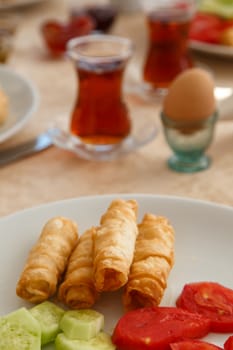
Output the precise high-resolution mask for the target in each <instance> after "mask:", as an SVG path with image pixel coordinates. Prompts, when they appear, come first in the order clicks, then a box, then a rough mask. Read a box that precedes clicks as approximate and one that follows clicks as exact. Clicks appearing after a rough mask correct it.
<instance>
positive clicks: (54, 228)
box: [16, 217, 78, 303]
mask: <svg viewBox="0 0 233 350" xmlns="http://www.w3.org/2000/svg"><path fill="white" fill-rule="evenodd" d="M77 241H78V231H77V225H76V223H75V222H73V221H72V220H70V219H67V218H64V217H54V218H52V219H50V220H49V221H48V222H47V223H46V224H45V226H44V227H43V229H42V232H41V234H40V237H39V239H38V241H37V243H36V244H35V245H34V247H33V248H32V249H31V251H30V253H29V255H28V258H27V261H26V264H25V266H24V269H23V271H22V273H21V276H20V278H19V281H18V283H17V286H16V294H17V295H18V296H19V297H21V298H23V299H25V300H28V301H30V302H32V303H40V302H42V301H44V300H46V299H48V298H49V297H51V296H53V295H54V294H55V292H56V290H57V285H58V283H59V281H60V279H61V277H62V274H63V273H64V271H65V268H66V265H67V263H68V259H69V257H70V254H71V253H72V251H73V249H74V248H75V246H76V244H77Z"/></svg>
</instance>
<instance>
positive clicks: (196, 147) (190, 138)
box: [161, 111, 218, 173]
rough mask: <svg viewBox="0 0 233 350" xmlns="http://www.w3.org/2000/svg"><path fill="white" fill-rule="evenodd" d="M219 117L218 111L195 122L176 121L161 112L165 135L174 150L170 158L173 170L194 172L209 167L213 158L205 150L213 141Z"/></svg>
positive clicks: (169, 164) (169, 163) (169, 162)
mask: <svg viewBox="0 0 233 350" xmlns="http://www.w3.org/2000/svg"><path fill="white" fill-rule="evenodd" d="M217 119H218V112H217V111H215V112H214V113H213V114H212V115H211V116H210V117H209V118H207V119H205V120H202V121H198V122H194V123H190V121H187V122H183V121H182V122H176V121H174V120H171V119H170V118H168V117H167V116H166V115H165V114H164V113H163V112H162V113H161V120H162V125H163V130H164V135H165V138H166V140H167V142H168V144H169V146H170V147H171V149H172V150H173V155H172V156H171V157H170V158H169V159H168V166H169V167H170V168H171V169H172V170H175V171H177V172H182V173H194V172H198V171H201V170H205V169H207V168H209V166H210V164H211V159H210V157H208V156H207V155H205V151H206V149H207V148H208V147H209V145H210V144H211V142H212V139H213V134H214V127H215V123H216V121H217Z"/></svg>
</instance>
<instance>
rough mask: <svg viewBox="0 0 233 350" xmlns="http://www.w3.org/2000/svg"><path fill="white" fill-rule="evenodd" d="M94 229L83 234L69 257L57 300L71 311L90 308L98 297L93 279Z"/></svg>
mask: <svg viewBox="0 0 233 350" xmlns="http://www.w3.org/2000/svg"><path fill="white" fill-rule="evenodd" d="M95 233H96V229H95V227H92V228H90V229H89V230H87V231H86V232H84V233H83V234H82V235H81V237H80V239H79V241H78V244H77V246H76V248H75V249H74V251H73V253H72V254H71V256H70V259H69V262H68V267H67V271H66V274H65V278H64V281H63V282H62V284H61V285H60V287H59V292H58V298H59V300H61V301H62V302H63V303H64V304H66V305H67V306H69V307H70V308H72V309H84V308H87V309H88V308H91V307H92V306H93V305H94V304H95V302H96V301H97V299H98V297H99V293H98V292H97V291H96V289H95V286H94V279H93V249H94V236H95Z"/></svg>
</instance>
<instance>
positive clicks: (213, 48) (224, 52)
mask: <svg viewBox="0 0 233 350" xmlns="http://www.w3.org/2000/svg"><path fill="white" fill-rule="evenodd" d="M189 46H190V47H191V49H193V50H195V51H199V52H203V53H207V54H211V55H217V56H220V57H221V56H222V57H225V58H233V47H231V46H224V45H215V44H208V43H204V42H200V41H196V40H191V41H190V44H189Z"/></svg>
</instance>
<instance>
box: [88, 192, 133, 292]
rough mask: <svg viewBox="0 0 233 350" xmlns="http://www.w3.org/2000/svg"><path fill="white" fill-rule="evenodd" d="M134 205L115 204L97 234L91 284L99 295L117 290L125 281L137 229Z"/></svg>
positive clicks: (120, 202) (108, 211)
mask: <svg viewBox="0 0 233 350" xmlns="http://www.w3.org/2000/svg"><path fill="white" fill-rule="evenodd" d="M137 207H138V206H137V202H136V201H134V200H128V201H125V200H121V199H116V200H114V201H113V202H112V203H111V204H110V206H109V207H108V209H107V211H106V213H105V214H104V215H103V216H102V218H101V221H100V226H99V227H98V228H97V231H96V238H95V248H94V281H95V287H96V289H97V290H98V291H113V290H117V289H119V288H120V287H121V286H123V285H124V284H125V283H126V282H127V280H128V274H129V269H130V265H131V263H132V261H133V254H134V247H135V241H136V237H137V234H138V228H137V222H136V220H137Z"/></svg>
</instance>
